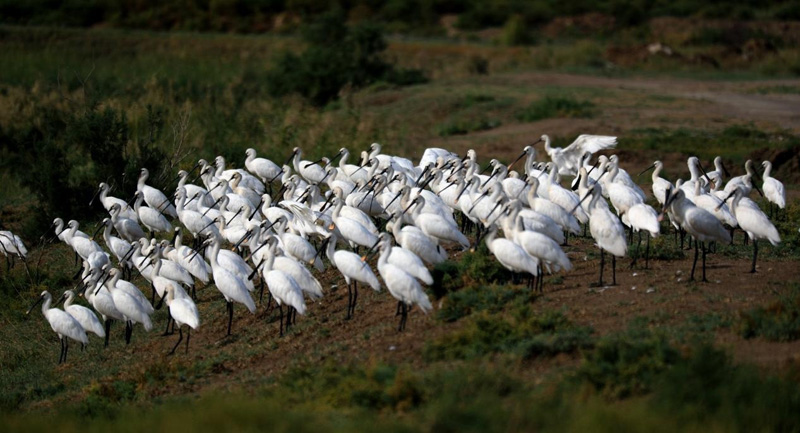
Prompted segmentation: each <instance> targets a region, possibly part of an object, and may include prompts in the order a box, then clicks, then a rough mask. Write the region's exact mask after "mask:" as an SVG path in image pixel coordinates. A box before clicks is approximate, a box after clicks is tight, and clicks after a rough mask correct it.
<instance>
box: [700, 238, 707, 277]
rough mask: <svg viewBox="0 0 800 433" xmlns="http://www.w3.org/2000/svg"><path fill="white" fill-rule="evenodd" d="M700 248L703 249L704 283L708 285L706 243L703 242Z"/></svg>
mask: <svg viewBox="0 0 800 433" xmlns="http://www.w3.org/2000/svg"><path fill="white" fill-rule="evenodd" d="M700 248H702V249H703V282H704V283H707V282H708V280H707V279H706V243H705V242H701V243H700Z"/></svg>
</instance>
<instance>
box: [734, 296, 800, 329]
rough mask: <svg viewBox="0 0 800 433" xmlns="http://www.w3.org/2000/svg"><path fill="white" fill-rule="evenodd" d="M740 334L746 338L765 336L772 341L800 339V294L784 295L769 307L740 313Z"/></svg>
mask: <svg viewBox="0 0 800 433" xmlns="http://www.w3.org/2000/svg"><path fill="white" fill-rule="evenodd" d="M739 334H741V335H742V336H743V337H744V338H753V337H764V338H766V339H767V340H771V341H794V340H797V339H800V294H798V292H797V290H795V291H794V293H793V294H792V295H791V296H788V297H783V298H781V299H780V300H778V301H776V302H773V303H772V304H770V305H768V306H767V307H756V308H753V309H750V310H748V311H742V312H740V313H739Z"/></svg>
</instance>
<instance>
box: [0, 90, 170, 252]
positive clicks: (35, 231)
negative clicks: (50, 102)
mask: <svg viewBox="0 0 800 433" xmlns="http://www.w3.org/2000/svg"><path fill="white" fill-rule="evenodd" d="M149 113H150V114H151V116H149V119H148V123H147V128H149V129H150V133H149V135H145V137H146V139H144V140H142V141H141V142H140V143H139V152H136V153H134V152H133V151H132V150H131V145H132V143H131V137H130V126H129V123H128V120H127V117H126V115H125V113H124V112H122V111H118V110H115V109H113V108H110V107H106V108H103V109H100V108H95V107H93V106H88V107H86V108H85V109H84V110H79V111H78V112H71V111H66V110H59V109H55V108H50V107H47V108H45V107H39V108H37V109H36V110H35V112H34V115H33V117H34V118H33V119H32V121H31V123H29V124H27V125H21V126H18V127H12V128H13V129H12V128H9V130H8V131H7V132H5V135H6V138H5V139H3V140H2V146H3V147H2V149H3V151H4V152H6V154H7V155H8V163H7V168H8V170H10V171H11V172H12V173H13V174H14V175H15V177H16V178H17V179H18V181H19V183H20V184H21V185H22V186H24V187H26V188H28V189H29V190H30V191H31V192H33V193H34V195H35V197H36V199H37V202H38V205H39V206H41V209H40V212H37V213H36V214H35V215H36V218H32V219H29V220H28V221H27V224H28V226H27V227H25V228H24V229H23V230H24V233H25V235H26V237H27V238H30V239H33V238H35V237H36V236H38V235H41V233H42V231H43V230H44V229H45V228H46V227H47V226H48V225H49V224H50V222H51V221H52V219H53V218H54V217H56V216H60V217H62V218H64V219H65V220H66V219H84V218H86V217H88V216H90V215H93V212H94V211H95V210H96V208H92V207H89V206H88V204H89V201H90V199H91V197H92V195H93V194H94V192H95V190H96V189H97V186H98V184H99V183H100V182H107V183H109V184H110V185H116V186H117V187H118V190H117V191H116V194H119V195H122V196H123V197H128V196H129V195H131V194H133V190H134V189H135V185H136V184H135V182H136V178H137V175H138V170H139V169H140V168H141V167H144V166H147V167H148V168H149V169H150V171H151V173H153V174H154V176H153V180H152V181H150V182H151V183H154V184H156V185H157V184H158V174H160V169H161V166H162V164H163V163H164V162H165V161H164V154H163V151H162V150H160V149H162V147H161V146H156V143H155V142H156V139H157V138H158V137H159V136H160V126H159V120H158V119H157V118H158V117H159V115H158V114H156V113H155V112H153V111H152V110H150V111H149Z"/></svg>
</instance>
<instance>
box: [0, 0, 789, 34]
mask: <svg viewBox="0 0 800 433" xmlns="http://www.w3.org/2000/svg"><path fill="white" fill-rule="evenodd" d="M339 8H342V9H343V10H344V11H345V12H346V14H347V16H348V18H349V19H352V20H356V21H360V20H373V21H377V22H382V23H384V24H387V25H389V26H390V28H392V29H395V30H397V31H403V32H411V33H415V32H416V33H419V32H422V33H428V34H436V33H443V32H444V29H443V27H442V23H441V21H442V18H443V17H445V16H448V15H453V16H456V17H457V18H456V21H455V26H456V27H457V28H460V29H465V30H477V29H483V28H487V27H499V26H503V25H507V26H515V25H520V24H522V25H525V26H536V25H541V24H542V23H546V22H548V21H550V20H553V19H555V18H558V17H565V16H574V15H582V14H588V13H600V14H605V15H607V16H610V17H613V20H614V22H615V26H616V27H619V28H624V27H629V26H634V25H638V24H641V23H643V22H645V21H646V20H648V19H650V18H655V17H662V16H675V17H689V16H696V17H702V18H734V19H745V20H748V19H756V18H758V19H769V18H776V19H784V20H787V19H788V20H791V19H795V20H796V19H798V18H800V4H798V3H797V2H795V1H789V2H785V1H769V2H763V1H761V2H757V1H753V0H749V1H732V0H718V1H713V2H701V1H696V0H683V1H668V0H637V1H632V2H631V1H620V0H602V1H570V2H563V1H555V0H535V1H525V0H492V1H481V0H392V1H386V2H383V1H374V0H351V1H319V2H318V1H306V0H211V1H207V0H206V1H191V0H190V1H182V2H159V1H153V0H145V1H136V2H130V1H122V0H69V1H55V0H30V1H24V2H20V1H14V0H1V1H0V20H2V22H5V23H13V24H37V25H60V26H74V27H88V26H94V25H100V24H102V25H112V26H116V27H122V28H143V29H152V30H199V31H208V30H212V31H235V32H247V33H259V32H264V31H269V30H274V29H279V30H292V29H293V28H294V27H296V25H297V23H298V22H300V21H302V20H303V19H305V18H307V17H313V16H316V15H320V14H324V13H326V12H328V11H330V10H333V9H339Z"/></svg>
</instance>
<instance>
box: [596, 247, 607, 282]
mask: <svg viewBox="0 0 800 433" xmlns="http://www.w3.org/2000/svg"><path fill="white" fill-rule="evenodd" d="M605 267H606V252H605V251H603V249H602V248H600V281H598V282H597V285H598V286H599V287H602V286H603V268H605Z"/></svg>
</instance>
